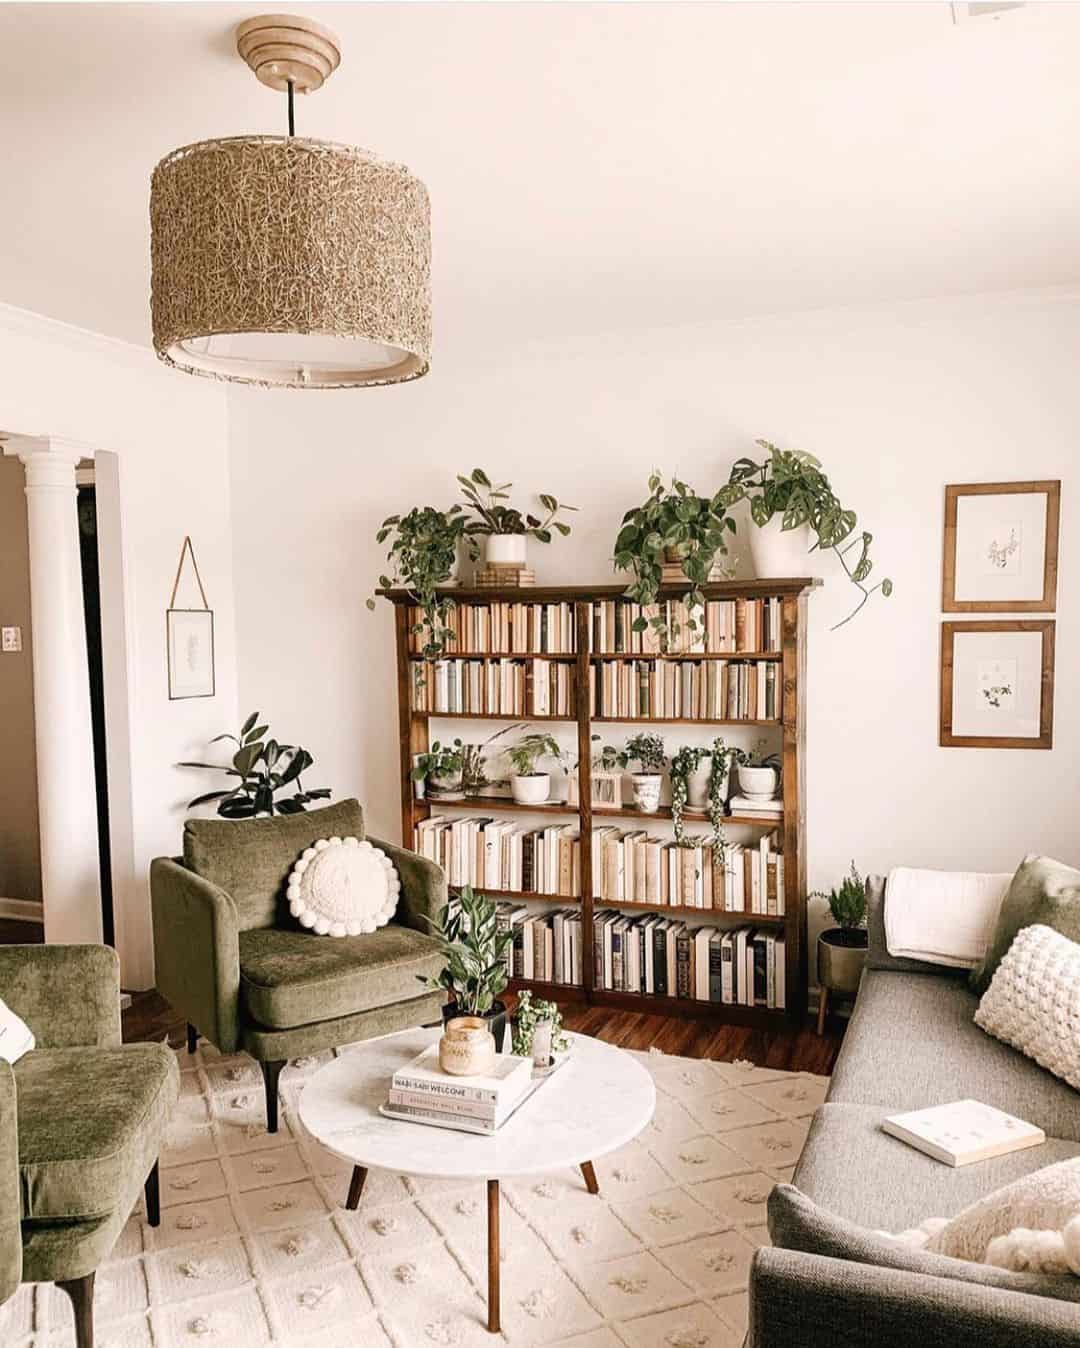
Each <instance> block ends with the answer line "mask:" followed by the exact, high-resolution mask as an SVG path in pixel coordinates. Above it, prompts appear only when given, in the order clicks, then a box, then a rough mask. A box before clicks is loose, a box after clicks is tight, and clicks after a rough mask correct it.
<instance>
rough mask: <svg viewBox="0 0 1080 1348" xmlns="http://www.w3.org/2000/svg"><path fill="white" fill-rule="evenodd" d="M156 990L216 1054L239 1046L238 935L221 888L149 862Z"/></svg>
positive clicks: (160, 860)
mask: <svg viewBox="0 0 1080 1348" xmlns="http://www.w3.org/2000/svg"><path fill="white" fill-rule="evenodd" d="M150 901H151V905H152V908H153V914H154V966H155V971H156V972H155V977H156V982H157V987H158V991H159V992H160V993H161V994H162V996H164V997H165V998H166V999H167V1000H168V1001H169V1002H171V1003H172V1005H173V1006H174V1007H175V1008H176V1009H177V1010H178V1011H179V1012H180V1013H181V1015H183V1016H184V1018H185V1019H186V1020H187V1021H188V1023H189V1024H190V1025H194V1026H195V1028H196V1029H197V1030H198V1031H199V1033H200V1034H204V1035H205V1036H206V1037H207V1039H209V1040H210V1042H211V1043H212V1044H216V1045H217V1047H218V1048H219V1049H220V1050H221V1052H222V1053H233V1052H235V1050H236V1048H237V1046H238V1044H239V1018H240V1017H239V997H240V934H239V930H238V928H237V920H236V905H235V904H234V903H233V901H232V899H231V898H230V897H229V895H228V894H226V893H225V891H224V890H223V889H219V888H218V886H217V885H215V884H211V882H210V881H209V880H204V879H203V877H202V876H201V875H196V873H195V872H194V871H191V870H188V868H187V867H186V866H184V865H183V864H182V863H181V862H179V861H174V860H172V859H171V858H169V857H156V858H155V859H154V860H153V861H152V862H151V863H150Z"/></svg>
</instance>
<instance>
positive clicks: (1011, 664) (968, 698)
mask: <svg viewBox="0 0 1080 1348" xmlns="http://www.w3.org/2000/svg"><path fill="white" fill-rule="evenodd" d="M939 742H940V743H941V744H942V745H944V746H946V747H960V748H972V749H1051V748H1053V744H1054V623H1053V621H1052V620H1050V619H1041V620H1040V619H1020V618H1017V619H1014V620H1013V621H1011V622H1010V621H986V622H947V623H942V625H941V734H940V739H939Z"/></svg>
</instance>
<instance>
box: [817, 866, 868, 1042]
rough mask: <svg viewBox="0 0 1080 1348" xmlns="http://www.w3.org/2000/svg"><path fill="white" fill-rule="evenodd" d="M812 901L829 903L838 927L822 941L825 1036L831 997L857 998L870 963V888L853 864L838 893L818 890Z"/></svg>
mask: <svg viewBox="0 0 1080 1348" xmlns="http://www.w3.org/2000/svg"><path fill="white" fill-rule="evenodd" d="M810 897H811V898H812V899H813V898H820V899H825V900H826V901H827V902H828V905H829V912H830V913H831V914H832V919H833V921H834V922H835V923H836V926H835V927H830V928H829V929H828V930H827V931H823V932H822V933H821V935H820V936H819V937H818V983H819V985H820V988H821V1000H820V1002H819V1003H818V1034H821V1033H823V1031H824V1029H825V1017H826V1015H827V1014H828V1007H829V997H830V995H831V994H832V993H839V994H840V995H842V996H846V997H854V995H855V994H856V993H857V992H858V990H859V980H860V979H861V978H862V972H863V965H864V964H865V963H866V943H867V935H866V925H865V924H866V885H865V883H864V882H863V879H862V876H861V875H860V874H859V872H858V871H857V870H856V869H855V863H854V861H853V862H852V863H851V872H850V874H848V875H846V876H845V877H844V879H843V880H842V881H841V882H840V884H839V885H838V886H837V888H836V889H831V890H830V891H829V892H828V893H827V894H826V893H825V892H824V891H823V890H816V891H815V892H814V893H813V894H811V895H810Z"/></svg>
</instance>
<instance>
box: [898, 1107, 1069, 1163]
mask: <svg viewBox="0 0 1080 1348" xmlns="http://www.w3.org/2000/svg"><path fill="white" fill-rule="evenodd" d="M881 1127H882V1129H883V1130H884V1131H885V1132H886V1133H888V1134H890V1136H892V1137H897V1138H899V1139H900V1141H901V1142H906V1143H908V1145H909V1146H912V1147H915V1148H917V1150H919V1151H922V1152H925V1153H926V1155H927V1156H932V1157H933V1158H934V1159H935V1160H936V1161H942V1162H943V1163H944V1164H945V1165H953V1166H960V1165H971V1164H973V1162H975V1161H988V1160H989V1159H990V1158H991V1157H992V1156H1004V1155H1006V1154H1007V1153H1008V1152H1010V1151H1020V1150H1022V1149H1023V1148H1024V1147H1037V1146H1039V1144H1040V1143H1042V1142H1045V1141H1046V1134H1045V1133H1044V1132H1043V1130H1042V1129H1041V1128H1036V1127H1035V1125H1034V1124H1033V1123H1025V1121H1024V1120H1023V1119H1018V1118H1016V1116H1015V1115H1013V1114H1006V1113H1005V1112H1004V1110H1001V1109H995V1108H994V1107H993V1105H984V1104H981V1103H980V1102H979V1101H978V1100H955V1101H953V1103H952V1104H948V1105H935V1106H934V1107H933V1108H931V1109H913V1110H909V1111H908V1112H907V1113H906V1114H891V1115H890V1116H889V1117H888V1118H886V1119H884V1120H883V1121H882V1124H881Z"/></svg>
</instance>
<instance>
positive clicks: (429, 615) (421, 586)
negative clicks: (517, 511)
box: [367, 505, 480, 660]
mask: <svg viewBox="0 0 1080 1348" xmlns="http://www.w3.org/2000/svg"><path fill="white" fill-rule="evenodd" d="M468 524H469V521H468V516H467V515H466V513H465V510H464V508H463V507H462V506H460V505H453V506H451V507H450V509H449V510H437V509H436V508H435V507H434V506H415V507H414V508H413V509H412V510H410V511H409V513H408V514H407V515H388V516H387V517H386V519H384V520H383V522H382V525H381V526H380V528H379V531H378V533H377V534H376V535H375V541H376V542H377V543H385V542H386V540H387V539H388V538H392V539H393V542H392V543H391V545H390V550H389V552H388V553H387V554H386V560H387V561H388V562H389V563H390V565H391V567H392V573H391V574H390V575H385V576H380V577H379V584H380V585H381V586H382V587H383V589H386V590H389V589H391V588H392V587H393V585H394V584H395V582H400V583H401V584H402V585H404V586H405V588H406V589H407V590H409V592H410V593H411V595H412V598H413V600H414V601H415V603H416V605H417V607H418V608H419V609H420V614H421V621H420V622H418V623H416V624H415V625H414V626H413V628H412V629H411V630H412V632H413V633H414V634H416V635H417V636H420V637H422V638H423V640H422V642H421V646H420V654H421V655H422V656H423V657H424V659H425V660H438V659H439V658H440V657H441V656H442V654H443V652H444V651H445V650H446V647H447V645H448V644H449V643H450V642H451V641H453V639H454V632H453V629H452V628H450V627H449V626H448V616H449V613H450V610H451V609H452V608H453V606H454V599H453V596H451V595H448V594H445V593H442V594H440V593H439V590H438V587H439V586H440V585H445V584H446V582H447V581H448V580H449V579H450V578H451V576H452V575H453V571H454V566H455V564H456V562H457V552H458V545H459V544H464V546H465V549H466V553H467V555H468V557H469V560H470V561H473V562H475V561H478V560H479V557H480V552H479V549H478V548H477V546H476V543H475V542H474V541H473V540H472V539H471V537H470V535H469V528H468ZM367 606H368V608H369V609H373V608H374V607H375V600H374V598H369V599H368V601H367Z"/></svg>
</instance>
